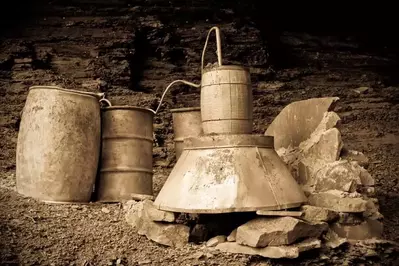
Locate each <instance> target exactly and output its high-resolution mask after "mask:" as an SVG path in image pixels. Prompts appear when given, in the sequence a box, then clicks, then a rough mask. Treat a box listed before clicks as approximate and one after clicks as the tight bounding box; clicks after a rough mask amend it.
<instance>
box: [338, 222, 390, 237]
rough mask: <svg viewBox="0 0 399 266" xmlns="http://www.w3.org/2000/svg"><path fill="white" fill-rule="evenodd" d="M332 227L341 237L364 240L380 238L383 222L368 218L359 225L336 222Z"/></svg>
mask: <svg viewBox="0 0 399 266" xmlns="http://www.w3.org/2000/svg"><path fill="white" fill-rule="evenodd" d="M331 229H332V230H333V231H334V232H335V233H337V235H338V236H339V237H343V238H347V239H351V240H364V239H370V238H380V237H381V235H382V231H383V224H382V223H381V222H379V221H376V220H371V219H367V220H366V221H364V222H362V223H360V224H357V225H343V224H340V223H334V224H332V225H331Z"/></svg>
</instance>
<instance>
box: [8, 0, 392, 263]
mask: <svg viewBox="0 0 399 266" xmlns="http://www.w3.org/2000/svg"><path fill="white" fill-rule="evenodd" d="M61 2H62V1H61ZM72 2H74V3H75V2H79V1H72ZM80 2H84V1H80ZM87 2H90V1H87ZM113 2H115V4H114V5H115V6H117V7H115V6H109V5H106V4H104V5H103V6H100V7H93V6H90V5H89V4H87V5H83V4H71V5H70V6H62V4H60V5H52V6H47V7H45V8H43V10H42V13H41V14H40V16H39V18H38V19H36V20H34V21H26V26H25V27H24V28H25V29H24V30H15V31H13V32H11V33H7V34H5V35H3V37H2V38H1V44H0V48H1V49H0V51H1V52H0V97H1V98H0V151H1V153H0V210H1V211H0V259H1V264H2V265H117V264H118V263H119V265H121V264H123V265H274V264H275V265H283V264H284V265H298V264H302V265H315V264H317V265H331V264H334V265H338V264H343V263H344V265H345V262H346V263H349V265H351V263H352V264H356V263H364V265H372V264H373V265H380V264H381V265H394V263H393V262H392V261H393V260H392V256H391V255H392V254H384V252H383V251H382V254H383V255H382V256H375V255H370V256H368V257H367V256H364V254H363V253H361V251H359V249H357V248H355V249H342V250H338V251H336V252H332V253H325V254H324V255H323V256H319V254H318V253H312V252H311V253H309V254H305V255H304V257H303V258H301V259H300V260H297V261H290V260H278V261H270V260H264V259H261V258H258V257H256V256H241V255H229V254H220V253H218V252H216V251H212V250H208V249H207V248H204V247H202V246H188V247H185V248H182V249H173V248H167V247H162V246H160V245H157V244H156V243H153V242H151V241H149V240H147V239H146V238H145V237H142V236H138V235H137V234H135V233H134V232H133V231H132V229H131V228H130V227H129V226H128V225H127V224H126V222H125V221H124V217H123V210H122V207H121V205H119V204H112V205H102V204H97V203H92V204H87V205H47V204H43V203H39V202H37V201H35V200H33V199H29V198H24V197H23V196H22V195H19V194H18V193H17V192H16V191H15V167H16V166H15V147H16V143H17V134H18V126H19V119H20V112H21V110H22V108H23V105H24V101H25V99H26V95H27V92H28V88H29V86H32V85H40V84H42V85H50V84H55V85H60V86H64V87H66V88H71V89H81V90H87V91H95V90H98V89H100V90H102V91H105V92H106V93H107V94H108V95H109V98H110V99H111V100H112V101H113V102H114V103H116V104H120V105H124V104H130V105H138V106H145V107H152V108H154V107H155V105H156V103H157V100H158V98H159V96H160V93H161V91H162V90H163V88H165V86H166V85H167V84H168V83H169V82H170V81H172V80H173V79H177V78H184V79H187V80H191V81H194V82H198V80H199V68H198V67H199V55H200V52H201V49H202V45H203V42H204V38H205V33H206V30H207V29H209V28H210V27H211V26H213V25H214V24H218V25H220V27H221V29H222V31H223V32H224V38H225V39H224V41H225V43H226V48H225V50H226V52H225V59H226V63H236V64H245V65H247V66H250V67H251V77H252V81H253V93H254V116H255V121H254V125H255V127H254V133H260V134H262V133H263V132H264V131H265V130H266V128H267V126H268V124H269V123H270V122H271V121H272V120H273V118H274V117H275V116H276V115H277V114H278V113H279V111H280V110H281V109H282V108H284V106H286V105H287V104H289V103H290V102H293V101H297V100H302V99H308V98H312V97H326V96H338V97H339V98H340V102H339V104H338V106H337V108H336V111H337V112H338V114H339V115H340V117H341V118H342V128H341V131H342V134H343V141H344V144H345V146H346V147H348V148H350V149H354V150H357V151H362V152H363V153H364V154H365V155H366V156H368V157H369V159H370V166H369V168H368V170H369V171H370V173H371V174H372V175H373V176H374V177H375V179H376V192H377V197H378V199H379V203H380V208H381V213H382V214H383V215H384V217H385V220H384V237H385V238H386V239H389V240H394V241H399V234H398V232H399V184H398V181H399V152H398V151H399V108H398V103H399V84H398V83H397V82H396V80H397V79H395V75H397V73H398V72H397V70H398V68H397V65H396V61H395V60H396V58H395V55H392V54H389V53H385V54H382V53H375V52H372V51H368V50H367V49H364V48H363V47H362V46H361V44H359V43H357V42H356V40H353V38H349V37H348V38H344V39H342V38H340V37H334V36H324V37H321V36H314V35H311V34H305V33H300V34H299V33H295V32H284V33H283V35H282V36H281V40H282V41H283V43H284V45H286V46H287V47H289V51H290V54H287V57H290V56H292V57H295V58H296V59H297V60H298V61H299V62H300V63H298V64H296V65H292V66H290V67H288V68H285V69H279V70H277V69H275V68H274V67H273V66H271V65H270V64H268V58H269V55H268V51H267V45H266V44H264V43H263V41H262V38H261V34H260V32H259V29H257V28H256V26H253V25H249V24H248V25H247V24H245V23H244V24H242V23H243V22H237V21H235V15H234V14H235V13H234V10H230V9H225V10H224V9H223V10H221V11H220V12H219V13H218V14H216V15H214V16H213V17H212V16H209V17H208V19H207V20H206V19H198V16H200V15H201V14H202V13H201V12H203V13H206V12H205V11H206V10H208V9H209V7H206V8H205V7H203V8H202V9H201V8H197V9H196V10H197V11H196V12H197V13H198V10H200V11H201V10H202V11H201V12H199V13H200V14H199V15H197V16H192V17H190V15H189V14H191V13H190V12H194V11H192V10H191V9H190V8H188V7H178V8H176V7H174V9H172V11H173V12H176V13H179V12H182V13H184V12H185V13H184V14H186V16H185V17H180V20H177V21H172V20H170V19H169V20H168V16H167V13H168V12H171V9H170V8H169V9H168V8H162V7H157V6H152V7H146V8H144V7H142V6H118V2H119V1H113ZM122 2H123V1H122ZM143 5H144V4H143ZM207 8H208V9H207ZM197 13H196V14H197ZM104 14H107V16H104ZM156 14H159V15H156ZM187 14H188V15H187ZM204 16H205V15H204ZM132 20H134V23H133V24H134V25H132V23H130V21H132ZM174 23H175V24H174ZM176 24H178V25H179V27H175V26H176ZM142 69H144V71H142ZM93 84H94V85H93ZM361 86H363V87H368V89H367V90H366V91H365V92H362V93H358V92H356V91H355V90H354V89H356V88H358V87H361ZM198 105H199V91H198V90H195V89H190V88H187V87H184V86H180V87H177V88H176V89H174V90H173V91H172V92H171V95H170V96H169V97H167V99H166V102H165V104H164V105H163V106H162V110H161V112H160V114H159V115H158V117H156V119H155V125H154V126H155V133H156V137H157V143H158V145H157V147H155V148H154V170H155V176H154V182H155V184H154V190H155V193H157V192H158V191H159V190H160V189H161V187H162V184H163V182H164V181H165V180H166V178H167V176H168V173H169V172H170V170H171V168H172V167H173V165H174V161H175V159H174V150H173V130H172V124H171V114H170V112H169V109H170V108H172V107H183V106H184V107H188V106H198ZM103 208H106V209H103ZM108 211H109V212H108Z"/></svg>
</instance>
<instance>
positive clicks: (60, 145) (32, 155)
mask: <svg viewBox="0 0 399 266" xmlns="http://www.w3.org/2000/svg"><path fill="white" fill-rule="evenodd" d="M101 96H103V93H99V94H95V93H89V92H82V91H75V90H67V89H63V88H60V87H56V86H34V87H31V88H30V89H29V93H28V96H27V99H26V102H25V106H24V110H23V114H22V119H21V124H20V128H19V134H18V143H17V152H16V153H17V154H16V182H17V191H18V192H19V193H21V194H23V195H25V196H29V197H33V198H35V199H38V200H42V201H45V202H53V203H86V202H89V201H90V199H91V196H92V192H93V187H94V184H95V179H96V174H97V167H98V161H99V155H100V143H101V139H100V134H101V132H100V130H101V124H100V123H101V118H100V105H99V102H98V101H99V98H100V97H101Z"/></svg>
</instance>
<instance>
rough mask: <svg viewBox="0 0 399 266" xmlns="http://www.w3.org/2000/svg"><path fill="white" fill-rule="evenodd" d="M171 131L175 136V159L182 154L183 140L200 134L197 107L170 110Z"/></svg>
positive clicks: (199, 112) (198, 109)
mask: <svg viewBox="0 0 399 266" xmlns="http://www.w3.org/2000/svg"><path fill="white" fill-rule="evenodd" d="M171 112H172V116H173V131H174V134H175V138H174V142H175V151H176V159H179V157H180V154H181V153H182V152H183V147H184V143H183V141H184V139H185V138H188V137H197V136H200V135H201V134H202V125H201V109H200V108H199V107H191V108H179V109H172V110H171Z"/></svg>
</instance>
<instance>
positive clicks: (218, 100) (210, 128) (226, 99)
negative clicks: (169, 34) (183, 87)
mask: <svg viewBox="0 0 399 266" xmlns="http://www.w3.org/2000/svg"><path fill="white" fill-rule="evenodd" d="M213 30H215V33H216V44H217V56H218V66H216V67H212V68H208V69H204V55H205V51H206V46H207V43H208V39H209V35H210V33H211V32H212V31H213ZM201 71H202V77H201V117H202V127H203V131H204V133H205V134H251V133H252V128H253V115H252V113H253V95H252V88H251V78H250V73H249V70H248V69H247V68H245V67H241V66H233V65H222V52H221V41H220V33H219V29H218V28H217V27H213V28H212V29H211V30H210V31H209V33H208V36H207V39H206V42H205V46H204V50H203V53H202V59H201Z"/></svg>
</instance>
